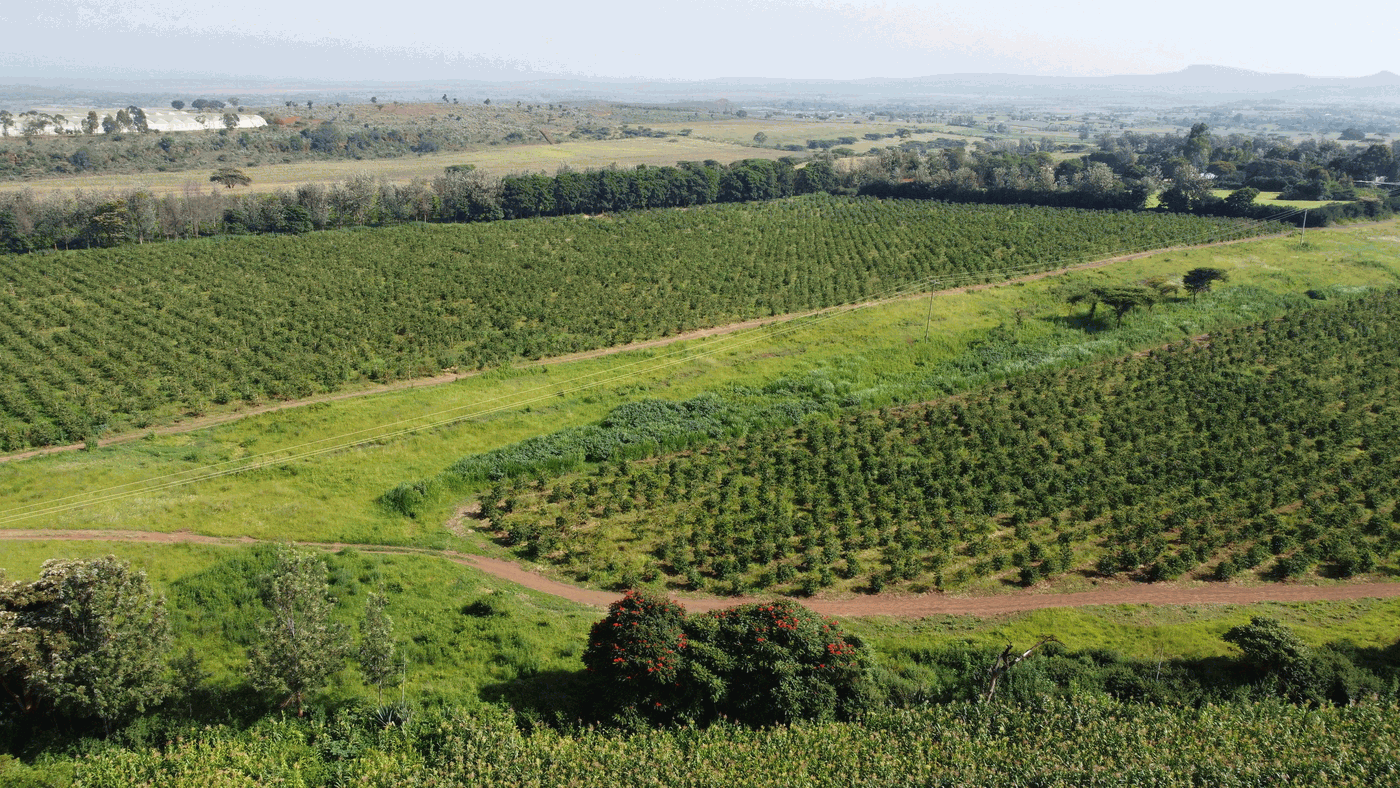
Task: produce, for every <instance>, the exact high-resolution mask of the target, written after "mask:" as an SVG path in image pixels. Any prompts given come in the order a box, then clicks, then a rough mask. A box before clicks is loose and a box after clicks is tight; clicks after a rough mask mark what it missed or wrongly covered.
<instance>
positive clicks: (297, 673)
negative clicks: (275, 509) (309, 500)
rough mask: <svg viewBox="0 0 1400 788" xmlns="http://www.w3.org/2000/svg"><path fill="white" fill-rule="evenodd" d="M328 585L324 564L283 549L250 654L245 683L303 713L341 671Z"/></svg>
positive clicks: (339, 634) (339, 637) (343, 644)
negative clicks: (317, 692) (308, 699)
mask: <svg viewBox="0 0 1400 788" xmlns="http://www.w3.org/2000/svg"><path fill="white" fill-rule="evenodd" d="M328 591H329V589H328V588H327V585H326V563H325V561H322V560H321V559H320V558H319V557H317V556H316V555H313V554H311V553H304V552H298V551H295V550H292V549H290V548H283V549H282V550H281V551H280V552H279V554H278V557H277V567H276V569H275V570H274V573H273V576H272V581H271V584H270V589H269V593H268V598H267V606H268V612H269V613H270V614H271V617H270V620H268V621H267V622H266V623H265V624H264V625H263V626H262V627H260V628H259V636H260V639H259V642H257V643H256V644H254V645H253V647H252V648H250V649H249V650H248V680H249V682H250V683H251V684H252V685H253V686H254V687H256V688H257V689H258V690H260V691H262V692H266V693H268V694H270V695H275V696H277V697H279V698H284V700H282V703H281V705H282V706H287V705H288V704H295V705H296V710H297V716H301V715H302V714H303V713H304V712H305V702H306V696H307V695H308V694H309V693H311V692H313V691H315V690H316V689H317V688H319V687H320V686H321V685H322V684H323V683H324V682H325V680H326V679H327V678H329V677H330V675H331V674H332V673H334V672H336V671H337V670H339V669H340V666H341V662H342V660H343V659H344V657H345V653H346V651H347V649H348V646H349V642H348V639H347V637H346V634H345V632H344V630H343V629H342V628H341V627H340V626H339V625H337V624H335V623H334V622H333V621H332V620H331V617H330V614H331V608H332V606H333V605H334V604H335V600H333V599H331V598H330V595H329V593H328Z"/></svg>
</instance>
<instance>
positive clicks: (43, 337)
mask: <svg viewBox="0 0 1400 788" xmlns="http://www.w3.org/2000/svg"><path fill="white" fill-rule="evenodd" d="M1271 229H1276V228H1271V227H1269V226H1265V225H1259V224H1250V223H1239V222H1234V221H1231V220H1221V219H1201V218H1195V217H1183V216H1178V215H1170V214H1130V213H1101V212H1090V211H1071V210H1057V209H1046V208H1028V207H1024V206H1020V207H1014V208H1013V207H994V206H970V205H948V204H941V203H926V202H899V201H887V202H881V201H878V200H873V199H869V198H836V197H829V196H816V195H813V196H808V197H801V198H793V199H789V200H781V201H775V202H770V203H754V204H728V205H714V206H706V207H701V208H694V209H689V210H671V211H653V212H639V213H629V214H624V215H621V216H609V217H599V218H589V217H582V216H573V217H561V218H557V219H547V220H530V221H517V222H496V223H482V224H473V225H421V224H419V225H411V226H400V227H392V228H384V229H374V230H368V229H364V230H354V231H349V232H325V233H315V234H312V235H308V236H306V237H294V236H278V237H266V236H264V237H251V238H216V239H201V240H196V241H187V242H176V243H165V244H146V245H138V246H127V247H121V248H115V249H93V250H87V251H82V252H73V253H65V254H61V255H56V256H54V257H52V258H47V260H48V264H47V265H45V266H43V267H42V268H39V267H36V266H35V265H34V264H33V260H34V259H35V258H31V257H25V256H18V255H7V256H5V257H3V258H0V274H3V275H4V276H5V277H6V278H7V280H8V281H9V282H11V287H10V288H9V289H8V290H7V291H4V292H0V372H3V376H4V378H5V382H4V383H0V450H3V449H9V450H16V449H20V448H24V447H25V446H43V445H50V444H55V443H60V444H61V443H71V442H76V441H81V440H84V439H87V438H91V437H97V436H101V435H102V434H105V433H123V432H128V431H130V430H132V429H144V428H146V427H148V426H150V425H151V424H153V423H158V422H159V421H161V420H163V419H169V418H170V417H172V416H174V415H177V414H182V413H189V414H193V415H199V414H203V413H205V412H219V411H220V410H227V409H228V407H229V405H230V403H233V402H236V401H240V400H241V401H243V402H245V403H256V402H258V401H261V400H266V399H290V398H304V397H308V396H310V395H312V394H315V393H319V392H333V391H337V390H339V389H341V388H342V387H344V386H346V385H347V384H348V385H355V384H361V383H364V382H367V381H374V382H381V383H382V382H386V381H392V380H403V379H409V378H417V377H428V376H432V375H436V374H440V373H442V372H443V371H451V370H459V369H460V370H472V369H478V368H483V367H490V366H497V365H500V364H510V363H515V362H518V361H521V360H527V359H539V358H541V357H547V356H557V355H562V354H566V353H574V352H579V351H587V350H594V349H598V348H603V347H609V346H612V345H619V344H625V343H627V342H630V341H633V340H640V339H651V338H655V337H659V336H668V335H670V334H674V333H680V332H685V331H690V330H694V329H697V328H707V327H710V326H715V325H723V324H725V323H728V322H732V321H735V320H743V319H749V318H756V317H769V316H774V315H779V314H785V313H790V312H799V311H803V310H806V309H813V308H820V307H826V306H832V305H835V304H842V303H851V302H855V301H859V300H862V299H867V298H878V297H882V296H885V295H889V294H892V293H894V292H897V291H898V289H899V288H901V287H906V286H910V285H911V284H913V283H918V282H922V281H927V280H932V279H941V280H943V281H946V282H951V283H961V282H966V281H971V280H973V279H976V280H983V279H985V280H988V281H992V280H996V279H1000V278H1005V277H1006V276H1008V275H1014V274H1020V273H1027V272H1031V271H1035V270H1043V269H1047V268H1053V267H1056V266H1059V265H1064V264H1066V263H1072V262H1077V261H1084V260H1088V259H1093V258H1094V257H1096V256H1102V255H1105V254H1111V253H1114V252H1116V251H1119V250H1124V249H1150V248H1156V247H1162V246H1169V245H1173V244H1177V243H1182V242H1186V243H1192V242H1199V241H1201V240H1205V239H1215V238H1220V237H1238V236H1241V235H1248V234H1259V233H1263V232H1268V231H1269V230H1271ZM230 261H236V262H234V263H233V264H230ZM916 289H917V287H916ZM117 336H121V337H123V340H122V341H121V342H119V343H118V342H114V341H113V340H112V339H111V338H112V337H117Z"/></svg>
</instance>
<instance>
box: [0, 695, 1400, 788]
mask: <svg viewBox="0 0 1400 788" xmlns="http://www.w3.org/2000/svg"><path fill="white" fill-rule="evenodd" d="M1396 711H1397V710H1396V709H1395V708H1394V707H1393V706H1385V705H1370V704H1368V705H1362V706H1356V707H1352V708H1326V709H1307V708H1303V707H1297V706H1287V705H1281V704H1279V703H1277V702H1273V703H1267V702H1266V703H1260V704H1227V705H1218V706H1210V707H1206V708H1201V709H1190V708H1185V709H1183V708H1177V707H1158V706H1149V705H1145V704H1135V703H1123V702H1118V701H1112V700H1103V699H1093V698H1090V699H1083V700H1076V701H1062V700H1039V701H1035V702H1032V703H1029V704H1009V705H971V704H966V703H959V704H954V705H949V706H930V707H923V708H919V709H915V710H910V711H882V712H879V713H875V714H872V715H870V716H868V717H867V718H865V720H864V721H863V724H859V725H851V724H842V723H825V724H803V725H796V726H792V727H778V728H772V729H766V730H758V731H750V730H744V729H739V728H736V727H734V726H732V725H719V726H715V727H711V728H708V729H705V730H696V729H692V728H679V729H663V730H640V731H633V732H627V733H623V732H619V731H615V730H607V729H576V730H569V731H555V730H551V729H543V730H534V731H530V732H525V731H522V730H520V729H519V728H518V727H516V725H515V724H514V721H513V720H512V719H511V718H510V717H509V716H507V715H504V714H502V713H500V712H498V711H495V710H490V709H487V710H482V711H480V712H476V713H471V714H466V713H463V712H460V711H458V712H451V713H447V714H444V715H436V714H434V715H424V716H423V717H421V718H419V719H415V720H413V721H412V722H410V723H408V724H406V725H405V726H403V727H402V728H390V729H383V728H381V727H379V726H378V725H375V724H372V723H367V722H366V721H365V718H363V717H359V716H355V715H343V716H337V717H333V718H331V719H327V720H324V721H304V722H297V721H295V720H286V719H283V720H277V719H270V720H266V721H263V722H261V723H259V724H257V725H255V726H253V727H251V728H249V729H247V730H234V729H229V728H216V729H213V730H202V731H191V732H190V733H189V734H188V735H186V736H183V737H181V738H180V739H178V740H174V741H172V742H171V743H170V744H168V745H166V746H163V747H160V748H155V747H132V748H129V749H127V748H118V747H114V746H110V745H109V746H105V747H97V748H94V751H93V752H91V753H90V754H89V755H87V756H86V757H84V758H82V759H80V760H77V759H75V760H72V761H64V762H55V763H52V764H44V765H43V766H40V767H33V768H31V767H26V766H22V765H17V764H16V765H12V766H11V767H10V771H9V772H0V774H7V773H8V774H13V776H14V777H13V779H14V780H16V781H19V780H29V781H30V782H28V783H26V784H32V785H44V784H52V785H67V784H70V781H73V780H78V781H81V784H82V785H84V786H90V787H91V788H103V787H105V786H111V787H112V788H118V787H119V786H120V787H124V786H129V785H134V784H135V785H141V784H152V785H183V784H198V785H253V784H261V785H268V784H277V783H281V782H283V781H285V782H287V783H295V784H298V785H308V786H322V785H342V784H365V785H386V786H387V785H395V786H404V785H422V786H472V787H473V788H476V787H477V786H503V787H507V786H508V787H509V788H516V787H517V786H522V785H527V786H550V785H597V786H633V785H650V786H661V785H664V786H720V785H723V786H736V787H737V786H745V787H746V786H791V785H794V784H801V785H812V786H842V787H843V788H844V786H850V785H859V784H872V785H905V784H917V785H931V786H965V785H977V786H987V787H988V788H1001V787H1003V786H1004V787H1005V788H1012V787H1013V786H1025V785H1045V786H1119V785H1153V786H1197V785H1211V786H1222V787H1225V788H1229V787H1231V786H1258V785H1279V784H1288V785H1299V786H1328V787H1329V788H1330V787H1333V786H1357V787H1358V788H1361V787H1367V788H1369V786H1374V785H1382V784H1386V783H1387V782H1388V781H1390V780H1391V779H1392V778H1393V776H1394V774H1395V772H1396V770H1397V768H1400V763H1397V758H1396V754H1395V748H1394V743H1395V741H1396V739H1397V738H1400V722H1398V721H1400V714H1397V713H1396ZM3 764H4V762H3V761H0V769H4V768H5V766H4V765H3ZM40 779H50V780H52V782H51V783H45V782H40ZM213 780H217V782H211V781H213Z"/></svg>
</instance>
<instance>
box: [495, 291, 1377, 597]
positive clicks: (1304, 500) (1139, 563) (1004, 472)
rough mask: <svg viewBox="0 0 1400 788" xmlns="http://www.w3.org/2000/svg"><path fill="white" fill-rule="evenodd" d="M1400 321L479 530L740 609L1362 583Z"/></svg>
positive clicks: (1193, 350) (651, 464) (708, 466)
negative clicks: (1224, 584)
mask: <svg viewBox="0 0 1400 788" xmlns="http://www.w3.org/2000/svg"><path fill="white" fill-rule="evenodd" d="M1397 308H1400V297H1397V295H1396V294H1395V293H1394V292H1390V293H1381V294H1376V295H1372V296H1368V297H1365V298H1362V299H1359V300H1356V301H1348V302H1339V303H1336V304H1334V305H1332V306H1328V307H1325V308H1319V309H1312V310H1300V311H1296V312H1294V313H1290V314H1288V315H1286V316H1284V317H1283V318H1282V319H1280V320H1276V321H1275V320H1270V321H1267V322H1264V323H1259V324H1254V325H1246V326H1242V327H1239V328H1235V329H1229V330H1224V331H1219V332H1216V333H1213V334H1211V335H1210V336H1209V337H1208V338H1202V341H1188V342H1182V343H1177V344H1174V345H1169V346H1167V347H1164V348H1160V349H1157V350H1153V351H1151V352H1150V353H1147V354H1142V355H1139V356H1136V357H1130V358H1126V359H1122V360H1120V361H1117V362H1113V363H1106V364H1096V365H1092V366H1088V367H1084V368H1080V369H1075V370H1070V371H1065V370H1048V371H1039V372H1031V373H1027V374H1025V375H1021V376H1019V377H1016V378H1014V379H1010V380H1007V381H1005V382H1002V383H1000V384H996V385H993V386H991V387H987V388H984V389H982V390H980V391H973V392H970V393H969V394H967V395H965V396H962V397H959V398H957V399H955V400H951V401H945V402H938V403H933V404H927V405H919V406H911V407H903V408H897V409H883V410H880V411H878V412H869V411H867V412H861V413H858V414H855V415H852V416H848V417H844V418H841V419H838V420H836V421H834V422H833V421H830V420H826V419H811V420H808V421H806V422H804V423H803V424H802V425H800V426H799V427H796V428H790V429H781V428H768V429H760V430H754V431H753V432H750V433H749V434H748V435H747V436H745V437H744V438H743V439H742V440H738V441H733V442H730V443H728V444H725V445H713V446H709V447H706V448H704V449H701V450H697V451H694V452H689V453H684V454H673V455H669V456H663V457H661V458H659V459H656V460H633V461H626V460H624V459H621V458H619V460H618V461H617V462H615V463H610V464H607V465H601V466H597V467H596V468H595V469H594V470H593V471H591V472H589V473H585V474H582V475H572V474H571V475H567V476H564V477H562V478H559V479H557V480H555V481H554V482H552V483H549V484H546V483H545V481H544V480H543V478H541V479H540V480H539V481H537V482H535V483H534V484H530V483H528V481H525V482H522V481H513V482H512V481H507V482H503V483H500V484H498V485H497V486H496V487H494V488H493V489H492V490H491V491H490V492H489V493H488V494H487V495H486V496H485V499H484V502H483V511H485V512H486V513H487V514H488V515H490V516H493V517H495V518H496V521H495V523H494V527H495V528H496V529H497V530H498V532H499V533H500V534H501V536H502V537H503V539H505V540H506V541H507V543H511V544H515V545H517V550H518V551H519V552H520V554H521V555H524V556H528V557H530V558H534V559H537V560H543V561H548V562H550V563H554V564H556V565H558V566H560V567H562V568H563V569H564V570H565V571H567V572H569V573H570V574H572V575H573V576H574V577H576V578H579V579H592V580H594V581H596V582H602V583H620V584H623V585H630V584H634V583H636V582H639V581H656V580H659V581H663V582H666V583H668V584H670V585H672V586H679V587H689V588H704V589H709V590H712V591H721V592H734V593H740V592H746V591H756V592H762V591H765V590H771V591H778V592H781V593H788V594H796V593H801V594H810V593H814V592H815V591H817V590H818V589H821V588H826V587H831V586H841V587H844V588H851V589H859V590H867V591H880V590H882V589H884V588H886V587H888V586H892V585H895V584H905V585H907V586H908V587H910V588H913V589H916V590H919V589H925V588H950V587H960V586H965V585H967V584H968V583H970V582H974V581H983V580H990V581H993V582H998V583H1005V584H1023V585H1031V584H1034V583H1036V582H1038V581H1040V580H1041V579H1044V578H1054V577H1058V576H1061V575H1065V574H1066V573H1078V574H1099V575H1106V576H1113V575H1119V574H1122V575H1126V576H1128V577H1132V578H1135V579H1141V580H1170V579H1175V578H1178V577H1182V576H1188V575H1194V576H1197V577H1202V578H1214V579H1217V580H1228V579H1230V578H1232V577H1235V576H1236V575H1249V576H1257V577H1260V578H1266V579H1283V578H1294V577H1301V576H1310V575H1312V574H1314V573H1320V574H1322V575H1324V576H1332V577H1337V576H1341V577H1349V576H1352V575H1357V574H1365V573H1370V572H1374V571H1377V570H1378V569H1381V568H1384V567H1393V566H1394V564H1393V561H1392V559H1393V557H1394V555H1395V553H1396V551H1397V550H1400V522H1398V520H1400V507H1397V506H1396V498H1397V495H1400V488H1397V479H1400V467H1397V456H1396V453H1395V446H1396V445H1397V443H1400V408H1397V406H1396V404H1395V402H1394V398H1393V396H1391V394H1392V393H1393V392H1394V391H1395V388H1396V385H1397V382H1400V377H1397V376H1400V366H1398V365H1397V363H1396V357H1395V348H1396V347H1397V346H1400V314H1398V313H1397ZM618 548H626V552H621V551H620V550H619V549H618Z"/></svg>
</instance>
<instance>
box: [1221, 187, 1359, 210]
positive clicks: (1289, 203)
mask: <svg viewBox="0 0 1400 788" xmlns="http://www.w3.org/2000/svg"><path fill="white" fill-rule="evenodd" d="M1231 191H1232V190H1231V189H1211V190H1210V193H1211V194H1212V195H1213V196H1215V197H1219V198H1221V199H1222V200H1223V199H1225V198H1226V197H1229V196H1230V193H1231ZM1279 194H1280V192H1259V196H1258V197H1255V198H1254V201H1255V202H1256V203H1258V204H1260V205H1277V206H1279V207H1282V208H1321V207H1322V206H1324V205H1331V204H1332V203H1331V201H1329V200H1280V199H1279V198H1278V196H1279Z"/></svg>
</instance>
